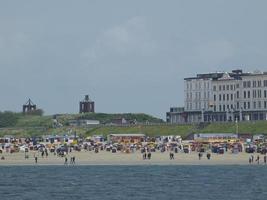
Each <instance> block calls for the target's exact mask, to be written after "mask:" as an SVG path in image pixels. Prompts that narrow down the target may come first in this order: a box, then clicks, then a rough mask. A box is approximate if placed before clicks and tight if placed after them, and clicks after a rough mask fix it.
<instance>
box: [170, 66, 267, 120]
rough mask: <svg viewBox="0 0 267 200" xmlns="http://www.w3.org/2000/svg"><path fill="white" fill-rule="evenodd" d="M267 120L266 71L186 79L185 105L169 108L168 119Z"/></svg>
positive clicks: (209, 74)
mask: <svg viewBox="0 0 267 200" xmlns="http://www.w3.org/2000/svg"><path fill="white" fill-rule="evenodd" d="M233 120H239V121H243V120H247V121H248V120H267V72H264V73H262V72H253V73H244V72H242V70H233V71H232V72H230V73H227V72H216V73H208V74H198V75H197V76H196V77H191V78H185V79H184V107H183V108H171V109H170V112H167V122H169V123H199V122H208V121H233Z"/></svg>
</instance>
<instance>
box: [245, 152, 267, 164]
mask: <svg viewBox="0 0 267 200" xmlns="http://www.w3.org/2000/svg"><path fill="white" fill-rule="evenodd" d="M248 162H249V164H252V163H254V155H251V156H250V157H249V159H248ZM255 162H256V163H257V164H258V165H259V164H260V156H259V155H257V157H256V159H255ZM263 163H264V164H265V165H266V164H267V156H266V154H265V155H264V156H263Z"/></svg>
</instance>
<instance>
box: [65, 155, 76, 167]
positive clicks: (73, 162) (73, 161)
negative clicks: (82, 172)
mask: <svg viewBox="0 0 267 200" xmlns="http://www.w3.org/2000/svg"><path fill="white" fill-rule="evenodd" d="M74 164H75V156H73V157H70V165H74ZM64 165H68V158H67V156H66V157H65V162H64Z"/></svg>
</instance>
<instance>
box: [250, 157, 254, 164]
mask: <svg viewBox="0 0 267 200" xmlns="http://www.w3.org/2000/svg"><path fill="white" fill-rule="evenodd" d="M253 162H254V156H253V155H251V163H253Z"/></svg>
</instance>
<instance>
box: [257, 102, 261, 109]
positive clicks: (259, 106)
mask: <svg viewBox="0 0 267 200" xmlns="http://www.w3.org/2000/svg"><path fill="white" fill-rule="evenodd" d="M258 108H259V109H260V108H261V101H258Z"/></svg>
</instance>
